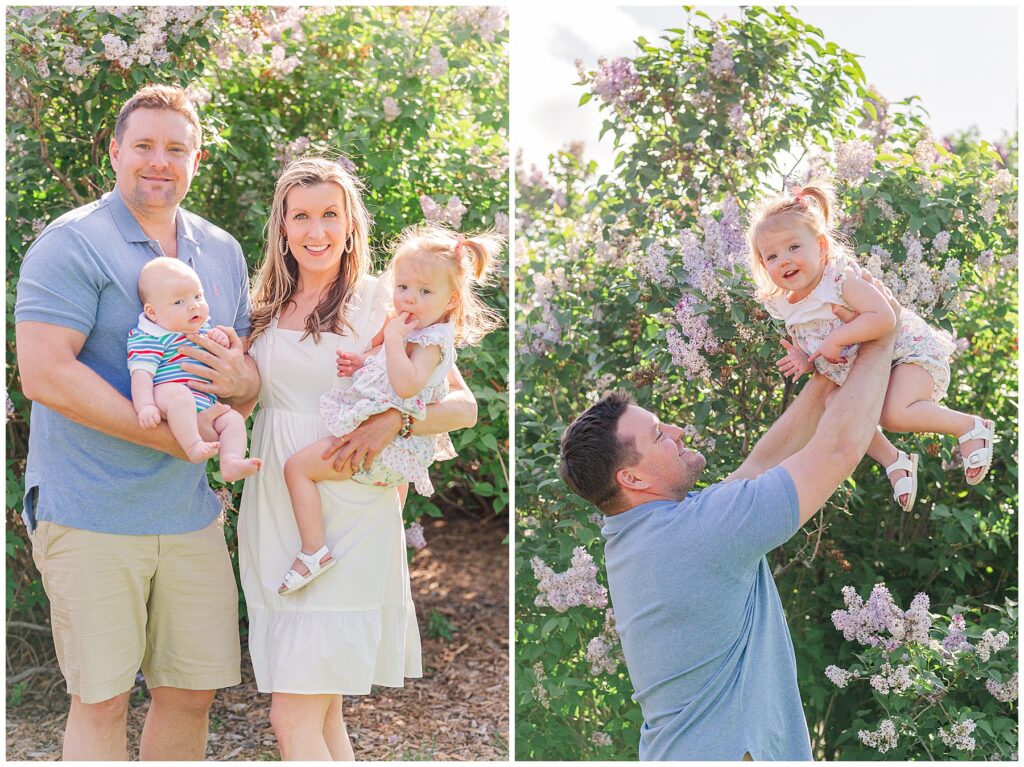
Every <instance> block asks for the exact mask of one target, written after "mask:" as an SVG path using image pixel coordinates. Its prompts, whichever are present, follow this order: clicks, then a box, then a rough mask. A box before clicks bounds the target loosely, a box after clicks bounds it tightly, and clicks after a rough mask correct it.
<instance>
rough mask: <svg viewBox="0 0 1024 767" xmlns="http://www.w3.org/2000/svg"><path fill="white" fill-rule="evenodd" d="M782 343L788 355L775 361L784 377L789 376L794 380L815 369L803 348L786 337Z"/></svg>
mask: <svg viewBox="0 0 1024 767" xmlns="http://www.w3.org/2000/svg"><path fill="white" fill-rule="evenodd" d="M782 345H783V347H785V349H786V356H785V357H783V358H782V359H780V360H779V361H778V362H776V363H775V367H777V368H778V369H779V372H780V373H782V377H783V378H786V377H787V376H789V377H790V378H792V379H793V380H794V381H795V380H796V379H797V378H799V377H800V376H802V375H805V374H807V373H811V372H813V371H814V365H812V364H811V363H810V362H809V361H808V357H807V355H806V354H804V353H803V351H802V350H801V349H799V348H798V347H796V346H794V345H793V344H791V343H790V342H789V341H787V340H786V339H785V338H783V339H782Z"/></svg>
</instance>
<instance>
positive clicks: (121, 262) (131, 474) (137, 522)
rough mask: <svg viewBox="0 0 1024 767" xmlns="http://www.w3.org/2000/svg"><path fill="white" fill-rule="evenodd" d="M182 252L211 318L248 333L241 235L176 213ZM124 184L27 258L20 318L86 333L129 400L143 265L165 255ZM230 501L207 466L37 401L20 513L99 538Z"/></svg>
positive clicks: (54, 228) (55, 226) (206, 514)
mask: <svg viewBox="0 0 1024 767" xmlns="http://www.w3.org/2000/svg"><path fill="white" fill-rule="evenodd" d="M177 235H178V242H177V245H178V258H179V259H180V260H181V261H183V262H185V263H186V264H188V265H189V266H191V267H192V268H193V269H195V270H196V272H197V273H198V274H199V279H200V280H201V281H202V284H203V288H204V291H205V293H206V299H207V302H208V303H209V305H210V319H211V321H212V322H213V323H214V324H218V325H229V326H232V327H234V329H235V330H236V331H237V332H238V334H239V335H240V336H247V335H248V334H249V315H250V303H249V278H248V271H247V269H246V265H245V259H244V258H243V257H242V249H241V247H240V246H239V245H238V242H237V241H236V240H235V239H234V238H233V237H231V235H229V234H228V233H227V232H225V231H223V230H222V229H219V228H218V227H216V226H214V225H213V224H210V223H209V222H207V221H204V220H203V219H201V218H199V217H198V216H195V215H192V214H191V213H188V212H187V211H184V210H181V209H179V210H178V213H177ZM162 255H163V251H162V250H161V248H160V244H159V243H158V242H157V241H156V240H152V239H150V238H149V237H148V236H147V235H146V233H145V232H143V231H142V227H141V226H139V222H138V221H137V220H136V219H135V217H134V216H133V215H132V213H131V211H130V210H129V209H128V207H127V206H126V205H125V204H124V201H123V200H122V199H121V197H120V195H119V194H118V192H117V190H116V189H115V190H114V191H113V192H110V193H109V194H105V195H104V196H103V197H102V198H101V199H100V200H97V201H96V202H93V203H90V204H89V205H85V206H83V207H81V208H77V209H76V210H72V211H70V212H68V213H65V214H64V215H63V216H61V217H60V218H58V219H57V220H56V221H54V222H53V223H51V224H50V225H49V226H48V227H46V229H45V230H44V231H43V233H42V234H41V235H39V238H38V239H37V240H36V241H35V242H34V243H32V246H31V247H30V248H29V249H28V252H27V253H26V254H25V260H24V263H23V264H22V267H21V274H20V276H19V280H18V300H17V305H16V307H15V311H14V318H15V322H45V323H47V324H50V325H59V326H61V327H65V328H71V329H73V330H77V331H79V332H80V333H83V334H85V336H86V340H85V344H84V346H83V347H82V350H81V352H80V353H79V355H78V360H79V362H82V363H83V364H85V365H86V366H88V367H89V368H91V369H92V370H93V371H95V372H96V373H97V374H98V375H99V376H100V377H101V378H103V379H104V380H105V381H107V382H108V383H109V384H110V385H111V386H113V387H114V388H115V389H117V391H119V392H120V393H121V394H123V395H124V396H125V397H126V398H127V399H131V375H130V373H129V371H128V366H127V358H128V351H127V349H126V347H125V338H126V337H127V336H128V331H129V330H131V329H132V328H133V327H135V325H136V323H137V322H138V319H139V313H140V312H141V311H142V302H141V301H140V300H139V294H138V288H137V286H138V281H139V272H140V271H142V267H143V266H144V265H145V264H146V262H147V261H150V260H152V259H153V258H156V257H157V256H162ZM220 509H221V504H220V501H219V500H218V498H217V497H216V496H215V495H214V494H213V492H212V491H211V490H210V487H209V484H208V483H207V481H206V465H205V464H192V463H189V462H187V461H183V460H179V459H177V458H172V457H171V456H169V455H167V454H165V453H161V452H159V451H156V450H151V449H149V448H146V447H141V446H140V445H135V444H133V443H131V442H125V441H123V440H120V439H117V438H116V437H112V436H110V435H108V434H103V433H101V432H99V431H95V430H93V429H90V428H88V427H86V426H82V425H81V424H78V423H75V422H74V421H71V420H69V419H67V418H65V417H64V416H62V415H60V414H59V413H57V412H55V411H53V410H50V409H49V408H47V407H45V406H44V405H40V404H39V403H38V402H34V403H32V420H31V423H30V430H29V447H28V466H27V467H26V472H25V505H24V512H23V517H24V519H25V524H26V526H27V527H28V529H29V530H34V529H35V526H36V521H37V520H47V521H52V522H57V523H59V524H62V525H66V526H68V527H75V528H80V529H83V530H93V531H96V532H102V533H119V534H127V535H166V534H176V533H187V532H192V531H194V530H201V529H202V528H204V527H206V526H207V525H209V524H210V523H211V522H212V521H213V520H214V518H215V517H216V516H217V514H219V513H220Z"/></svg>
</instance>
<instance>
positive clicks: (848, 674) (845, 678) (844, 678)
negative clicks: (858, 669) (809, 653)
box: [825, 666, 859, 687]
mask: <svg viewBox="0 0 1024 767" xmlns="http://www.w3.org/2000/svg"><path fill="white" fill-rule="evenodd" d="M825 676H827V677H828V679H829V681H830V682H832V684H834V685H835V686H836V687H846V685H848V684H849V683H850V681H851V680H853V679H857V678H858V677H859V675H858V674H856V673H855V672H853V671H847V670H846V669H844V668H839V666H829V667H827V668H826V669H825Z"/></svg>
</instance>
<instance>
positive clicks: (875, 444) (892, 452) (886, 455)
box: [868, 429, 910, 505]
mask: <svg viewBox="0 0 1024 767" xmlns="http://www.w3.org/2000/svg"><path fill="white" fill-rule="evenodd" d="M868 455H869V456H871V457H872V458H874V459H875V461H877V462H878V463H879V465H881V467H882V471H885V467H886V466H892V464H893V463H894V462H895V461H896V459H897V458H899V450H897V449H896V446H895V445H893V444H892V442H890V441H889V439H888V437H886V436H885V435H884V434H882V430H881V429H876V430H875V436H874V437H873V438H872V439H871V444H870V445H868ZM888 476H889V484H891V485H892V486H893V487H894V488H895V487H896V483H897V482H898V481H899V480H901V479H903V478H904V477H908V476H910V472H909V471H906V470H905V469H898V470H896V471H894V472H893V473H892V474H889V475H888ZM907 500H908V494H906V493H904V494H903V495H901V496H900V500H899V502H900V505H904V504H906V502H907Z"/></svg>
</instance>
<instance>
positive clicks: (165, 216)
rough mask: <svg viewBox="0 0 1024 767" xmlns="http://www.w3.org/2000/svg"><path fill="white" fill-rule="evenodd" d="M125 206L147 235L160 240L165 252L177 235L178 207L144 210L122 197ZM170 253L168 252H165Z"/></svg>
mask: <svg viewBox="0 0 1024 767" xmlns="http://www.w3.org/2000/svg"><path fill="white" fill-rule="evenodd" d="M121 199H122V201H124V204H125V207H126V208H128V212H129V213H131V214H132V216H134V217H135V220H136V221H138V222H139V227H140V228H141V229H142V231H143V233H145V235H146V236H147V237H149V238H150V239H153V240H157V241H159V242H160V244H161V246H163V248H164V251H165V252H166V250H167V247H168V245H173V244H174V243H175V242H176V241H177V237H178V222H177V215H178V207H177V206H174V207H173V208H170V209H169V210H168V209H163V208H162V209H160V210H158V211H151V210H144V209H142V208H137V207H135V206H134V205H132V204H131V203H130V202H129V201H128V200H126V199H125V198H124V197H122V198H121ZM167 255H170V254H167Z"/></svg>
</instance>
